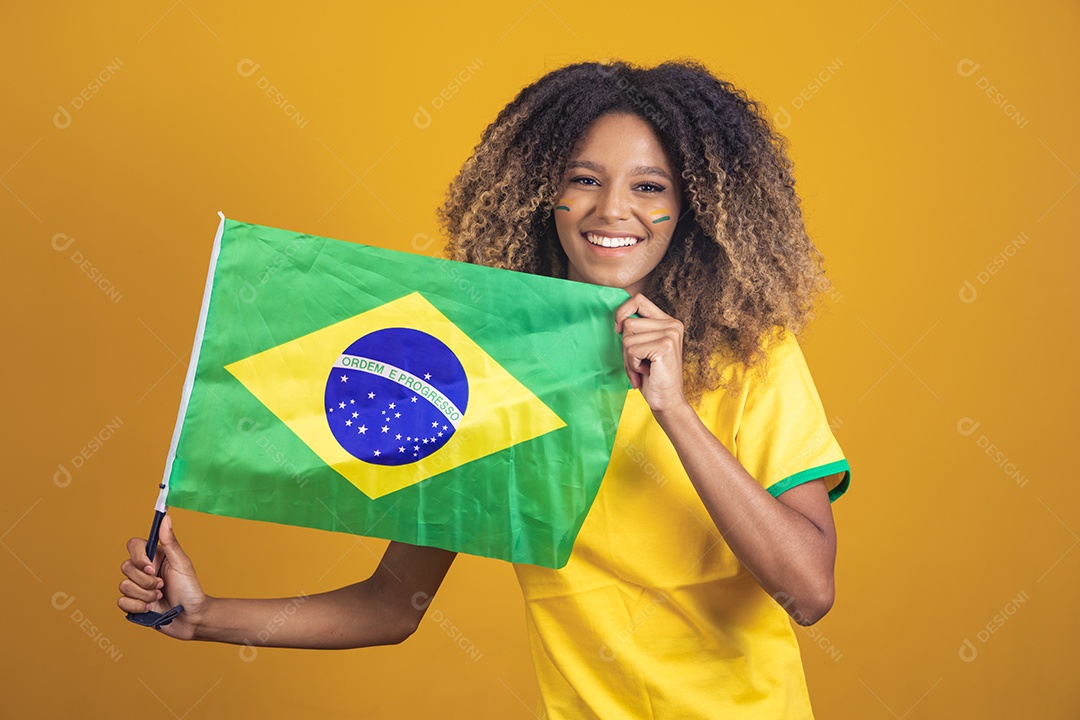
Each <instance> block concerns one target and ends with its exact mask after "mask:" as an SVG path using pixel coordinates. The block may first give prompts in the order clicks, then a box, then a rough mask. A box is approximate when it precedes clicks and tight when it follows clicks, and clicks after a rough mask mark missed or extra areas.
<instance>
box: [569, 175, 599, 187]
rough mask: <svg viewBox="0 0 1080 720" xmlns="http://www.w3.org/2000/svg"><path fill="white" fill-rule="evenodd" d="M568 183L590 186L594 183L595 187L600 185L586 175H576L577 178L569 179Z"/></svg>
mask: <svg viewBox="0 0 1080 720" xmlns="http://www.w3.org/2000/svg"><path fill="white" fill-rule="evenodd" d="M570 182H571V183H577V184H578V185H592V184H594V183H595V184H597V185H599V184H600V183H599V182H598V181H597V180H596V178H594V177H589V176H588V175H578V176H577V177H574V178H570Z"/></svg>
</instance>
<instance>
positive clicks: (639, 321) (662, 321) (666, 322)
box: [622, 317, 682, 336]
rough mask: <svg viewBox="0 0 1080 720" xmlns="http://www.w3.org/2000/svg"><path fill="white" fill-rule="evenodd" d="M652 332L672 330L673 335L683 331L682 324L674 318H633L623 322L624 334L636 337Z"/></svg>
mask: <svg viewBox="0 0 1080 720" xmlns="http://www.w3.org/2000/svg"><path fill="white" fill-rule="evenodd" d="M652 330H670V331H671V332H673V333H678V332H681V331H682V323H681V322H679V321H678V320H676V319H675V318H673V317H669V318H643V317H631V318H626V319H625V320H623V323H622V334H623V336H626V335H636V334H638V333H643V332H649V331H652Z"/></svg>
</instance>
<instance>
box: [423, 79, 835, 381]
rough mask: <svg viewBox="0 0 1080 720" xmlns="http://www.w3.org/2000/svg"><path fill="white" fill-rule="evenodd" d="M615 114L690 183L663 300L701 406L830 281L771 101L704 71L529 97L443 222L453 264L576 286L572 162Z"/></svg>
mask: <svg viewBox="0 0 1080 720" xmlns="http://www.w3.org/2000/svg"><path fill="white" fill-rule="evenodd" d="M608 113H630V114H634V115H637V116H638V117H641V118H642V119H644V120H645V121H646V122H648V123H649V124H650V125H651V126H652V128H653V130H654V131H655V133H656V135H657V137H658V138H659V140H660V143H661V145H662V147H663V148H664V151H665V153H666V154H667V156H668V159H669V161H670V163H671V167H672V168H673V170H674V171H675V172H676V173H678V174H679V176H680V177H681V178H682V193H683V198H682V208H683V214H682V217H680V218H679V221H678V224H677V226H676V229H675V233H674V236H673V238H672V242H671V245H670V246H669V248H668V250H667V252H666V254H665V256H664V257H663V259H662V260H661V261H660V263H659V265H658V266H657V268H656V271H655V274H654V278H653V284H652V287H651V289H650V290H649V296H650V298H651V299H652V300H653V301H654V302H655V303H656V304H657V305H658V306H659V307H660V308H661V309H663V310H664V311H665V312H667V313H668V314H669V315H672V316H673V317H676V318H678V319H679V320H680V321H682V323H683V324H684V326H685V332H684V351H683V355H684V363H685V365H684V376H685V385H686V392H687V396H688V398H689V399H690V400H691V401H697V400H699V399H700V397H701V395H702V393H703V392H704V391H705V390H712V389H717V388H719V387H723V386H724V383H723V381H722V378H721V369H722V368H723V367H724V365H725V364H726V363H729V362H733V361H739V362H742V363H744V364H745V366H746V367H747V368H754V367H760V369H762V371H764V364H765V363H764V361H765V359H766V357H767V351H768V348H769V347H770V343H772V342H776V341H779V339H780V337H781V336H782V334H783V331H784V330H785V329H786V330H787V331H790V332H791V333H793V334H798V333H799V332H800V331H801V330H802V329H803V328H804V327H805V326H806V324H807V323H809V322H810V321H811V320H812V319H813V318H814V317H815V312H814V302H815V300H816V297H817V295H818V294H819V293H822V292H825V291H827V290H828V289H829V287H830V283H829V280H828V279H827V277H826V275H825V272H824V269H823V267H822V262H823V258H822V255H821V253H820V252H819V251H818V249H817V248H816V247H815V246H814V244H813V242H811V240H810V238H809V237H808V236H807V233H806V228H805V225H804V222H803V218H802V212H801V210H800V207H799V197H798V195H797V194H796V193H795V180H794V177H793V174H792V163H791V161H790V160H789V159H788V157H787V153H786V148H787V141H786V139H785V138H784V137H783V136H782V135H780V134H779V133H778V132H777V131H775V130H774V129H773V128H772V126H771V125H770V123H769V122H768V120H767V119H766V116H765V114H764V110H763V108H762V107H761V106H760V104H759V103H757V102H755V101H754V100H752V99H750V98H749V97H748V96H747V95H746V94H745V93H744V92H743V91H742V90H740V89H738V88H736V87H735V86H734V85H732V84H731V83H729V82H726V81H724V80H721V79H719V78H717V77H715V76H714V75H713V74H712V73H711V72H710V71H709V70H708V69H706V68H705V67H704V66H703V65H701V64H699V63H697V62H695V61H677V62H665V63H662V64H660V65H657V66H655V67H652V68H643V67H639V66H635V65H633V64H630V63H626V62H613V63H596V62H585V63H576V64H573V65H568V66H566V67H562V68H559V69H557V70H554V71H552V72H550V73H548V74H546V75H544V76H543V77H542V78H540V79H539V80H537V81H536V82H534V83H532V84H531V85H529V86H527V87H525V88H524V89H523V90H521V92H520V93H518V95H517V97H516V98H514V100H513V101H512V102H510V104H508V105H507V106H506V107H505V108H503V110H502V111H501V112H500V113H499V115H498V117H496V119H495V121H494V122H492V123H491V124H490V125H489V126H488V127H487V129H486V130H485V131H484V132H483V134H482V135H481V139H480V142H479V143H478V144H477V146H476V147H475V148H474V150H473V153H472V155H471V156H470V157H469V158H468V160H466V161H465V164H464V165H463V166H462V168H461V171H460V173H459V174H458V176H457V177H456V178H455V179H454V180H453V182H452V183H451V184H450V187H449V190H448V191H447V196H446V200H445V202H444V204H443V205H442V206H441V207H440V208H439V209H438V213H437V214H438V218H439V222H440V225H441V227H442V230H443V232H444V233H445V234H446V236H447V245H446V255H447V257H448V258H450V259H452V260H460V261H464V262H470V263H477V264H481V265H487V266H490V267H499V268H505V269H509V270H517V271H522V272H529V273H536V274H543V275H549V276H554V277H566V273H567V268H566V254H565V252H564V251H563V249H562V246H561V245H560V243H559V240H558V235H557V234H556V232H555V222H554V216H553V213H554V208H555V204H556V201H557V200H558V198H559V197H560V195H561V191H562V190H563V189H564V188H563V187H562V178H563V174H564V172H565V169H566V164H567V162H568V161H569V160H570V159H571V157H572V153H573V152H574V151H575V147H576V146H577V144H578V143H579V141H580V140H581V139H582V138H583V137H584V135H585V133H586V131H587V130H588V129H589V127H590V126H591V125H592V123H593V122H594V121H595V120H596V119H597V118H599V117H600V116H602V115H605V114H608Z"/></svg>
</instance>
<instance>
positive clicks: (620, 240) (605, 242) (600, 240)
mask: <svg viewBox="0 0 1080 720" xmlns="http://www.w3.org/2000/svg"><path fill="white" fill-rule="evenodd" d="M582 234H583V235H584V236H585V239H586V240H588V241H589V242H590V243H591V244H593V245H596V246H597V247H606V248H619V247H630V246H632V245H637V244H638V243H639V242H641V238H639V237H635V236H633V235H619V236H615V237H609V236H607V235H597V234H596V233H582Z"/></svg>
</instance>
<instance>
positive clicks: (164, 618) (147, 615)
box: [127, 210, 225, 629]
mask: <svg viewBox="0 0 1080 720" xmlns="http://www.w3.org/2000/svg"><path fill="white" fill-rule="evenodd" d="M218 217H220V218H221V220H220V221H219V222H218V229H217V234H216V235H215V236H214V249H213V251H212V253H211V256H210V268H209V270H207V274H206V287H205V289H204V290H203V302H202V308H201V310H200V311H199V325H198V327H197V328H196V329H195V343H194V347H193V349H192V351H191V360H190V361H189V363H188V371H187V376H186V377H185V378H184V390H183V393H182V394H181V397H180V409H179V410H178V411H177V414H176V426H175V428H174V429H173V436H172V442H171V443H170V445H169V456H168V458H167V459H166V461H165V474H164V477H163V478H162V480H161V484H160V485H158V488H159V489H160V492H159V493H158V498H157V502H156V503H155V504H154V521H153V522H152V523H151V524H150V534H149V536H148V537H147V539H146V557H147V559H148V560H149V561H150V562H154V554H155V553H156V552H157V544H158V532H159V531H160V530H161V521H162V519H163V518H164V517H165V513H166V512H167V511H168V506H167V505H166V501H167V500H168V497H169V476H170V475H171V474H172V466H173V461H174V460H175V459H176V447H177V445H178V444H179V442H180V428H181V427H182V426H183V424H184V416H185V415H186V414H187V407H188V401H189V400H190V399H191V388H192V386H193V385H194V384H195V371H196V369H197V368H198V365H199V349H200V348H201V347H202V340H203V334H204V333H205V331H206V315H207V312H208V311H209V309H210V293H211V290H212V289H213V285H214V271H215V270H216V269H217V260H218V255H219V254H220V252H221V237H222V235H223V234H224V232H225V214H224V213H223V212H221V211H220V210H219V211H218ZM182 612H184V606H183V605H177V606H176V607H173V608H171V609H170V610H168V611H166V612H163V613H159V612H153V611H147V612H143V613H128V614H127V619H128V620H130V621H131V622H133V623H136V624H138V625H143V626H146V627H152V628H157V629H160V628H161V626H162V625H168V624H169V623H171V622H172V621H173V618H175V617H176V616H177V615H179V614H180V613H182Z"/></svg>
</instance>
